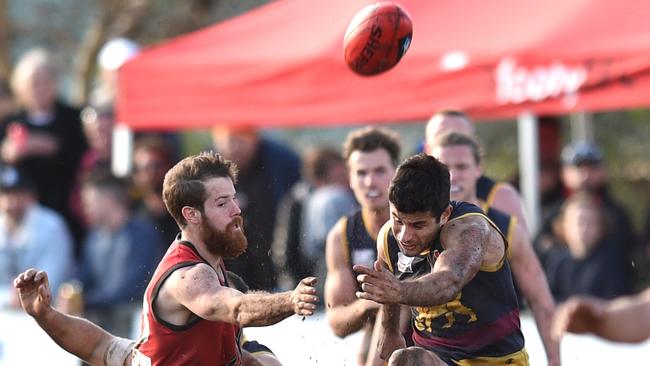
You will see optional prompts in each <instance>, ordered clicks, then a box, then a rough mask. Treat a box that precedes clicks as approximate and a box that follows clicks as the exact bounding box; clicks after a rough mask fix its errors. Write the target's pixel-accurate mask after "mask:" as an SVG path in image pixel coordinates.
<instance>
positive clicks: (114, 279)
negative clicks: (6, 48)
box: [0, 39, 650, 336]
mask: <svg viewBox="0 0 650 366" xmlns="http://www.w3.org/2000/svg"><path fill="white" fill-rule="evenodd" d="M137 52H138V47H137V45H135V44H134V43H132V42H130V41H128V40H125V39H117V40H113V41H111V42H109V43H108V44H107V45H105V47H104V48H103V49H102V51H101V52H100V56H99V59H98V62H99V65H100V70H101V71H100V74H99V77H98V84H97V87H96V89H95V90H94V91H93V93H92V95H91V97H90V102H89V105H87V106H85V107H84V108H83V109H78V108H77V107H74V106H70V105H68V104H66V103H65V102H64V101H63V100H62V97H61V94H60V93H59V91H58V85H59V83H58V76H59V70H58V67H57V65H56V62H55V61H54V58H53V56H52V55H51V54H50V53H49V52H48V51H46V50H44V49H33V50H29V51H27V52H26V53H24V54H23V55H22V56H21V57H20V59H19V60H18V62H17V63H16V65H15V68H14V71H13V73H12V75H11V78H10V80H0V165H1V166H0V306H1V307H5V308H9V307H17V306H19V305H18V303H17V298H16V294H15V292H14V291H15V290H14V289H13V287H12V286H11V281H12V280H13V278H14V277H15V276H16V275H18V274H19V273H20V272H22V271H24V270H25V269H27V268H30V267H35V268H39V269H42V270H45V271H47V273H48V274H49V280H50V284H51V286H52V288H53V290H54V291H55V294H57V299H56V303H57V306H58V307H59V308H60V309H63V310H64V311H66V312H69V313H74V314H80V313H83V314H84V316H86V317H88V318H90V319H92V320H94V321H95V322H97V323H98V324H100V325H101V326H103V327H104V328H105V329H107V330H109V331H110V332H112V333H114V334H117V335H121V336H129V335H132V334H134V333H133V324H134V321H135V318H136V317H137V316H138V315H137V314H138V310H139V308H140V307H141V301H142V296H143V293H144V290H145V288H146V286H147V281H148V279H149V278H150V277H151V273H152V271H153V270H154V269H155V267H156V264H157V263H158V262H159V260H160V258H161V257H162V256H163V254H164V253H165V251H166V248H167V247H168V246H169V244H170V243H171V242H172V241H173V240H174V239H175V237H176V235H177V234H178V232H179V229H178V226H177V225H176V222H175V221H174V220H173V219H172V218H171V216H170V215H169V214H168V212H167V210H166V208H165V205H164V203H163V200H162V196H161V193H162V182H163V179H164V176H165V173H166V172H167V170H168V169H169V168H170V167H171V166H172V165H173V164H174V163H175V162H176V161H178V159H179V158H180V157H182V152H181V151H180V150H181V149H180V144H179V140H178V138H177V137H176V136H174V135H170V134H168V133H167V134H165V133H153V132H149V133H140V134H138V135H137V136H136V140H135V145H134V150H133V161H132V166H133V171H132V173H131V174H130V175H128V176H126V177H117V176H115V175H113V173H112V171H111V148H112V146H111V144H112V127H113V124H114V122H115V114H114V100H115V92H116V83H117V82H118V80H117V70H118V69H119V67H120V66H121V65H122V64H123V63H124V62H125V61H127V60H128V59H129V58H130V57H132V56H133V55H135V54H136V53H137ZM422 137H423V139H424V137H425V136H424V130H423V136H422ZM477 137H478V139H479V140H480V136H477ZM212 141H213V146H206V149H207V148H214V149H216V150H217V151H219V152H221V153H222V154H223V155H224V156H225V157H227V158H228V159H231V160H233V161H234V162H236V164H237V166H238V168H239V180H238V182H237V192H238V200H239V205H240V206H241V209H242V212H243V217H244V220H245V227H246V235H247V237H248V241H249V248H248V250H247V251H246V253H245V254H244V255H242V256H240V257H238V258H237V259H234V260H230V261H229V262H227V263H226V265H227V267H228V269H229V270H231V271H234V272H235V273H237V274H239V275H240V276H241V277H242V278H243V279H244V281H245V282H246V283H247V284H248V285H249V286H250V288H252V289H260V290H271V291H273V290H278V289H291V288H293V287H294V286H295V285H296V282H297V281H298V280H299V279H301V278H303V277H304V276H306V275H309V274H316V275H317V276H319V277H321V278H324V277H325V276H326V274H327V266H326V263H325V247H326V241H327V235H328V232H329V231H330V229H332V227H334V225H335V224H336V223H337V222H338V221H339V219H340V218H341V217H343V216H345V215H348V214H350V213H352V212H354V211H355V210H357V209H358V207H359V206H358V205H359V203H358V202H357V199H356V198H355V195H354V194H353V192H352V190H351V188H350V173H349V172H348V168H349V161H347V160H346V158H344V156H343V153H342V146H318V147H313V148H312V149H310V150H308V151H306V152H305V153H304V154H303V156H300V155H299V154H297V153H296V152H295V151H293V150H292V149H291V147H289V146H285V145H284V144H282V143H279V142H278V141H274V140H272V139H270V138H268V137H267V136H265V135H264V134H262V133H260V131H258V130H257V129H256V128H255V127H254V126H238V127H236V128H233V127H230V126H226V125H221V126H216V127H215V128H214V129H213V130H212ZM419 148H420V149H421V148H422V147H419ZM419 148H418V147H416V146H413V147H410V148H409V147H405V148H404V150H406V151H408V152H414V151H417V150H418V149H419ZM551 155H553V154H551ZM485 158H486V159H489V156H487V157H485ZM606 162H607V157H606V156H605V155H604V154H603V152H602V150H601V149H600V148H599V147H598V146H597V145H595V144H594V143H592V142H588V141H578V142H574V143H571V144H569V145H567V146H565V147H563V148H562V149H561V152H560V151H558V154H555V156H552V157H551V158H548V159H545V160H544V161H542V170H541V179H542V181H541V194H542V204H543V207H542V211H543V223H542V226H541V229H540V230H539V232H538V233H536V235H535V236H534V249H535V253H536V254H537V256H538V258H539V260H540V263H541V265H542V267H543V271H544V273H545V275H546V278H547V280H548V283H549V286H550V289H551V292H552V295H553V297H554V298H555V300H556V301H560V302H561V301H564V300H566V299H567V298H568V297H570V296H572V295H575V294H589V295H593V296H596V297H600V298H604V299H609V298H613V297H616V296H619V295H623V294H629V293H632V292H633V291H634V290H635V289H637V288H638V287H639V283H638V281H637V279H636V277H635V276H636V272H635V271H636V269H637V267H639V266H645V265H646V263H647V262H648V257H649V256H650V250H649V249H648V248H650V247H649V246H648V241H650V239H649V238H650V235H648V233H650V219H649V223H648V224H647V225H646V227H645V229H644V230H643V232H644V234H643V235H641V234H640V233H636V232H635V230H634V227H633V226H632V223H631V220H630V217H629V215H628V213H627V212H626V210H625V208H624V207H622V206H621V205H620V204H619V203H618V202H617V200H616V199H615V197H613V196H612V195H611V193H610V191H609V187H608V185H609V183H608V174H607V165H606ZM484 173H485V174H487V175H488V176H489V175H490V172H484ZM453 179H454V178H453V177H452V181H453ZM522 221H524V220H522ZM524 223H525V222H524ZM324 282H325V281H321V284H323V283H324ZM322 298H323V296H321V299H322Z"/></svg>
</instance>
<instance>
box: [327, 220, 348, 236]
mask: <svg viewBox="0 0 650 366" xmlns="http://www.w3.org/2000/svg"><path fill="white" fill-rule="evenodd" d="M348 221H349V220H348V217H347V216H342V217H341V218H339V219H338V221H337V222H336V224H334V226H332V228H331V229H330V231H329V232H328V233H327V242H331V241H336V242H339V241H341V240H342V239H343V237H344V236H345V231H346V229H347V226H348Z"/></svg>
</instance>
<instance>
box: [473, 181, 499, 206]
mask: <svg viewBox="0 0 650 366" xmlns="http://www.w3.org/2000/svg"><path fill="white" fill-rule="evenodd" d="M500 185H501V183H499V182H496V181H494V180H493V179H492V178H489V177H487V176H485V175H481V176H480V177H479V178H478V180H477V181H476V197H477V198H478V199H479V200H480V201H481V202H482V203H483V204H484V206H487V207H491V206H492V205H493V204H494V195H495V194H496V192H497V190H498V189H499V186H500ZM486 213H487V212H486Z"/></svg>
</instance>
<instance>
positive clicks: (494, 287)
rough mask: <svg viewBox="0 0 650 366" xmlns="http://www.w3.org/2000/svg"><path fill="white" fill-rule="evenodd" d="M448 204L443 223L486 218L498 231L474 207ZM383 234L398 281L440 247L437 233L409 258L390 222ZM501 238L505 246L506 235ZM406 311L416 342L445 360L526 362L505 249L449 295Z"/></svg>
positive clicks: (422, 269)
mask: <svg viewBox="0 0 650 366" xmlns="http://www.w3.org/2000/svg"><path fill="white" fill-rule="evenodd" d="M451 206H452V212H451V215H450V217H449V221H448V222H447V224H448V223H450V222H453V221H455V220H458V219H460V218H463V217H467V216H473V215H476V216H480V217H483V218H485V220H487V221H488V223H490V225H492V226H493V227H494V228H495V229H496V230H497V231H499V232H500V230H499V229H498V228H497V226H496V225H495V224H494V223H493V222H492V221H491V220H490V219H489V218H487V217H486V216H485V214H484V213H483V211H482V210H481V209H480V208H479V207H477V206H475V205H472V204H470V203H466V202H455V201H452V202H451ZM382 236H383V238H384V239H383V241H384V256H385V257H386V258H387V259H388V260H389V262H390V263H389V267H390V269H391V271H393V273H394V274H395V276H397V277H398V278H399V279H400V280H408V279H414V278H418V277H421V276H423V275H426V274H428V273H430V272H431V271H432V269H433V266H434V265H435V261H436V259H437V258H438V256H439V255H440V254H441V253H442V252H443V251H444V250H445V248H444V244H443V243H441V241H440V238H439V237H436V238H435V239H434V240H433V242H432V243H431V245H430V247H429V248H428V249H427V250H425V251H424V252H422V253H420V254H419V255H417V256H415V257H408V256H406V255H404V254H403V253H402V252H401V251H400V249H399V246H398V244H397V240H396V239H395V237H394V236H393V233H392V230H391V229H390V225H389V224H386V226H384V228H382V230H381V232H380V233H379V237H380V238H382ZM502 236H503V234H502ZM504 242H505V243H506V246H507V242H506V240H505V238H504ZM506 251H507V247H506ZM411 311H412V315H413V316H412V319H413V320H412V325H413V330H414V331H413V341H414V342H415V344H416V345H418V346H421V347H424V348H426V349H429V350H431V351H433V352H435V353H436V354H437V355H438V356H439V357H440V358H441V359H442V360H443V361H445V362H447V363H448V364H449V365H496V364H512V365H528V360H527V355H526V353H525V351H524V337H523V335H522V333H521V330H520V324H519V308H518V305H517V298H516V295H515V291H514V287H513V284H512V275H511V272H510V266H509V264H508V260H507V258H506V254H505V252H504V255H503V258H502V259H501V261H500V262H499V263H498V264H497V265H495V266H492V267H481V268H480V270H479V272H478V273H477V274H476V275H475V276H474V278H472V279H471V280H470V281H469V282H468V283H467V284H466V285H465V286H464V287H463V288H462V289H461V291H460V292H459V293H458V294H457V296H456V297H455V298H454V299H453V300H451V301H449V302H447V303H445V304H441V305H438V306H431V307H411Z"/></svg>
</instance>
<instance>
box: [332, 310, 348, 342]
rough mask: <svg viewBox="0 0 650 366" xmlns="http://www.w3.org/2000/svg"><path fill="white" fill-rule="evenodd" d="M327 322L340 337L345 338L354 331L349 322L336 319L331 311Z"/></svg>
mask: <svg viewBox="0 0 650 366" xmlns="http://www.w3.org/2000/svg"><path fill="white" fill-rule="evenodd" d="M327 323H328V324H329V326H330V329H331V330H332V333H334V335H335V336H337V337H339V338H345V337H347V336H348V335H350V333H352V331H351V329H350V326H349V324H347V323H346V322H342V321H340V320H339V319H336V318H335V317H333V316H332V314H331V312H329V311H328V312H327Z"/></svg>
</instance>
